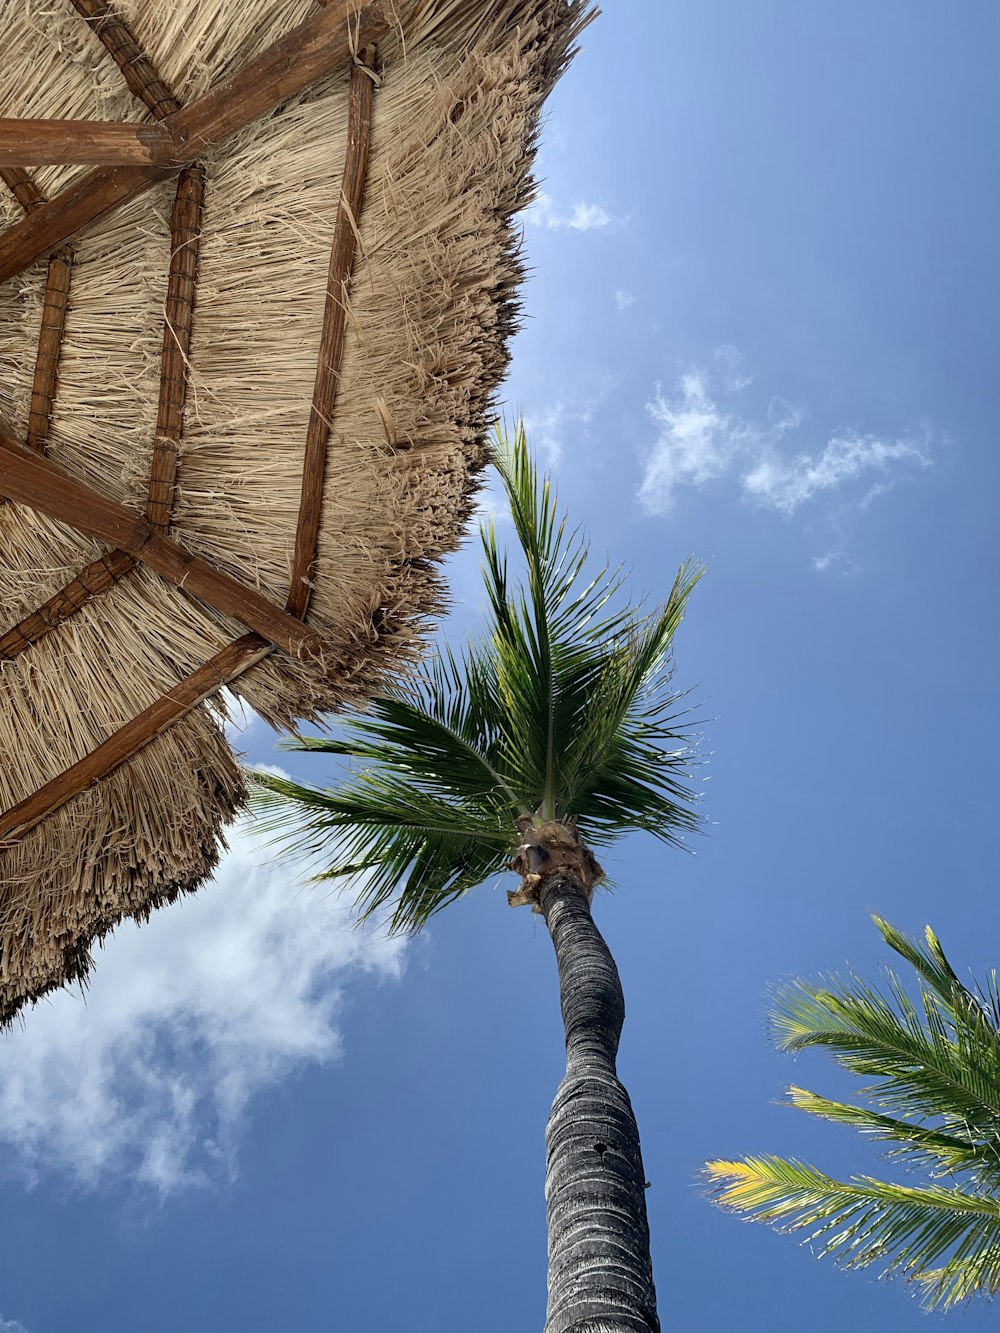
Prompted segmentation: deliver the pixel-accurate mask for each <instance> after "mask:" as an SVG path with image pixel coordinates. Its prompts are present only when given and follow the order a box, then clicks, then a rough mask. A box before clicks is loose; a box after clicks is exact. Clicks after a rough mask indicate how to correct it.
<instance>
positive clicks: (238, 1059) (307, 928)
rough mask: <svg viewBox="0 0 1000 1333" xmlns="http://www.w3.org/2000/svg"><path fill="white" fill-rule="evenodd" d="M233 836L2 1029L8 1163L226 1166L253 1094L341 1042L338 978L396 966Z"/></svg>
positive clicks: (226, 1170) (143, 1172) (101, 1168)
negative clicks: (204, 878)
mask: <svg viewBox="0 0 1000 1333" xmlns="http://www.w3.org/2000/svg"><path fill="white" fill-rule="evenodd" d="M230 843H231V850H230V851H229V852H228V853H227V854H226V855H225V857H224V858H223V860H222V862H221V864H220V867H219V870H218V872H217V874H216V875H215V877H214V880H213V882H212V883H211V884H209V885H207V886H206V887H205V888H203V889H202V890H201V891H200V892H199V893H198V894H197V895H196V896H194V897H192V898H188V899H186V900H184V901H182V902H178V903H175V904H174V905H173V906H172V907H169V908H164V909H161V910H160V911H158V912H156V913H155V914H154V916H153V918H152V920H151V921H150V922H149V923H148V924H147V925H145V926H143V927H141V928H139V927H136V926H133V925H131V924H130V925H127V926H123V927H121V928H120V929H119V930H118V931H116V932H115V934H114V935H113V936H112V937H111V938H110V940H109V941H108V943H107V944H106V945H105V947H104V948H103V949H102V950H101V954H100V957H99V959H98V966H97V968H96V971H95V975H94V978H93V981H92V983H91V986H90V989H89V991H88V993H87V997H86V1000H84V999H83V998H82V997H81V996H80V995H79V994H78V993H77V994H72V993H66V992H61V993H59V994H57V995H56V996H54V997H53V998H52V999H51V1000H50V1001H48V1002H45V1003H43V1004H41V1005H39V1006H38V1007H37V1008H36V1009H35V1010H33V1011H32V1012H30V1013H29V1014H28V1015H27V1017H26V1020H25V1025H24V1028H23V1029H22V1030H15V1031H13V1032H11V1033H9V1034H7V1035H6V1036H4V1037H3V1038H2V1039H0V1060H2V1063H3V1070H4V1075H3V1079H2V1081H0V1141H2V1142H3V1144H4V1145H5V1152H4V1157H5V1159H6V1162H5V1165H6V1166H7V1168H8V1170H16V1171H18V1172H19V1173H20V1174H22V1175H23V1176H25V1177H27V1179H28V1180H29V1181H32V1180H34V1179H35V1178H37V1177H39V1176H40V1175H41V1174H42V1173H43V1172H59V1173H62V1174H64V1175H66V1176H68V1177H69V1178H70V1179H72V1180H74V1181H75V1182H77V1183H78V1184H80V1185H83V1186H84V1187H97V1186H100V1185H102V1184H104V1183H105V1182H108V1181H109V1180H111V1179H114V1178H120V1177H126V1178H129V1179H131V1180H133V1181H134V1182H137V1183H139V1184H141V1185H144V1186H146V1187H149V1188H151V1189H153V1190H154V1191H157V1192H159V1193H161V1194H168V1193H171V1192H174V1191H177V1190H179V1189H182V1188H184V1187H186V1186H190V1185H196V1184H200V1183H203V1182H205V1181H206V1180H210V1179H212V1178H213V1177H218V1176H219V1175H220V1174H222V1175H231V1174H232V1173H233V1172H234V1171H235V1164H236V1160H237V1155H238V1154H237V1149H238V1141H239V1130H240V1125H241V1121H242V1118H243V1115H244V1112H245V1111H246V1108H247V1106H248V1105H249V1103H250V1101H251V1100H252V1099H253V1098H254V1097H257V1096H259V1095H261V1094H262V1093H264V1092H265V1091H266V1090H267V1089H268V1088H271V1087H273V1086H274V1085H275V1084H276V1083H278V1082H279V1081H280V1080H282V1079H283V1078H285V1077H286V1076H287V1075H288V1074H289V1073H290V1072H291V1071H292V1070H293V1069H295V1068H296V1067H298V1066H300V1065H304V1064H308V1063H319V1064H326V1063H329V1062H331V1061H335V1060H337V1059H338V1058H339V1057H340V1056H341V1055H342V1053H343V1042H342V1037H341V1033H340V1029H339V1026H338V1020H339V1016H340V1014H341V1011H342V1008H343V1003H344V995H345V990H346V988H347V987H348V986H349V985H350V984H351V982H352V980H354V979H356V978H357V977H359V976H360V975H361V974H363V973H368V974H373V975H375V976H377V977H390V978H395V977H398V976H399V975H400V972H401V969H402V966H403V951H402V947H401V944H400V942H399V941H398V940H389V939H387V938H386V937H384V936H383V935H381V934H378V933H375V932H370V933H367V934H366V933H359V932H358V931H357V930H354V929H352V928H351V925H350V921H349V915H348V911H347V909H346V907H344V906H341V905H340V904H339V903H338V902H337V900H336V899H335V898H331V896H330V894H329V893H328V892H327V891H326V890H323V889H318V888H315V887H311V886H309V887H300V886H298V885H297V884H296V876H295V873H294V871H290V870H289V868H288V866H287V865H285V866H282V865H280V864H277V863H275V862H273V861H271V859H270V858H271V855H272V853H271V852H270V851H269V850H268V849H267V848H265V847H262V846H261V844H260V842H259V840H257V839H255V838H252V837H251V836H250V834H249V833H248V831H247V827H246V825H243V824H241V825H237V826H235V827H234V829H233V830H231V833H230ZM0 1333H10V1331H9V1330H8V1329H7V1328H6V1327H5V1326H2V1325H0Z"/></svg>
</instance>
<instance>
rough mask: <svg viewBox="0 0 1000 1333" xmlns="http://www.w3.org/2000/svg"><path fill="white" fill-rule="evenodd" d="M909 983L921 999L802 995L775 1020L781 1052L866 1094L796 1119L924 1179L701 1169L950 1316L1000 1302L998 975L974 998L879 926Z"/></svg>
mask: <svg viewBox="0 0 1000 1333" xmlns="http://www.w3.org/2000/svg"><path fill="white" fill-rule="evenodd" d="M874 920H875V923H876V925H877V926H878V928H879V930H880V931H881V932H882V935H883V937H884V939H885V941H886V943H887V944H889V945H890V946H891V947H892V948H893V949H894V950H895V951H896V953H897V954H899V955H900V956H901V957H903V958H904V959H905V960H906V961H907V962H908V963H909V964H910V965H911V966H912V967H913V969H914V970H915V972H916V974H917V978H918V982H919V999H918V1001H917V1002H915V1001H914V999H913V998H911V996H910V994H909V993H908V992H907V991H906V990H905V989H904V987H903V985H902V984H901V982H900V981H899V980H898V978H897V977H896V976H894V975H893V974H892V973H891V972H888V973H887V985H886V987H885V988H884V989H877V988H875V987H873V986H870V985H868V984H867V983H866V982H864V981H863V980H862V979H861V978H859V977H858V976H856V975H853V974H852V975H851V976H850V977H849V978H848V979H847V980H846V981H839V980H837V979H835V978H834V979H832V980H829V981H827V982H825V983H821V984H815V983H811V982H807V981H797V982H795V983H794V984H793V985H792V986H791V987H789V988H787V989H786V990H785V991H784V992H782V993H780V994H779V998H778V1003H777V1008H776V1010H775V1012H774V1015H773V1021H774V1026H775V1034H776V1038H777V1042H778V1045H779V1046H780V1047H781V1048H782V1049H783V1050H786V1051H798V1050H802V1049H804V1048H805V1047H808V1046H819V1047H823V1048H825V1049H827V1050H828V1051H830V1052H831V1053H832V1055H833V1057H834V1059H835V1060H836V1061H837V1063H838V1064H840V1065H842V1066H843V1067H844V1068H845V1069H847V1070H849V1071H851V1072H852V1073H855V1074H859V1075H861V1076H862V1077H864V1078H866V1079H872V1080H874V1081H873V1082H871V1083H870V1084H869V1085H868V1086H867V1087H866V1088H865V1089H864V1092H865V1094H866V1096H867V1099H868V1101H869V1102H870V1106H868V1107H863V1106H854V1105H850V1104H845V1103H842V1102H836V1101H829V1100H827V1099H826V1098H824V1097H818V1096H816V1095H815V1094H814V1093H811V1092H806V1091H805V1090H804V1089H802V1088H795V1087H793V1088H791V1089H789V1099H790V1103H791V1105H793V1106H795V1107H797V1108H799V1109H801V1110H804V1111H809V1112H811V1113H812V1114H814V1115H818V1116H821V1117H822V1118H823V1119H826V1120H833V1121H836V1122H839V1123H840V1124H846V1125H852V1126H854V1127H855V1128H856V1129H858V1130H860V1131H861V1132H862V1133H865V1134H867V1135H869V1136H870V1137H871V1138H873V1139H874V1140H876V1141H878V1142H883V1143H888V1144H890V1145H891V1147H889V1148H888V1149H887V1150H886V1152H885V1156H886V1157H888V1158H889V1159H890V1160H892V1161H896V1162H899V1163H900V1164H902V1165H905V1166H907V1167H909V1168H910V1169H911V1170H912V1171H915V1172H917V1173H919V1174H920V1175H922V1176H923V1178H924V1179H923V1182H921V1183H918V1184H893V1183H889V1182H885V1181H881V1180H877V1179H874V1178H873V1177H871V1176H867V1175H866V1176H856V1177H852V1178H851V1179H850V1180H848V1181H838V1180H834V1179H831V1177H829V1176H826V1175H824V1174H823V1173H822V1172H819V1171H817V1170H815V1169H814V1168H813V1167H811V1166H806V1165H804V1164H803V1163H801V1162H797V1161H788V1160H785V1159H783V1158H779V1157H750V1158H746V1159H744V1160H742V1161H735V1162H725V1161H714V1162H709V1163H707V1165H706V1171H707V1174H708V1177H709V1179H710V1180H711V1182H712V1189H713V1194H714V1196H715V1198H716V1200H717V1201H718V1202H719V1203H721V1204H722V1205H723V1206H724V1207H726V1208H729V1209H732V1210H733V1211H735V1212H738V1213H742V1214H744V1215H746V1216H748V1217H750V1218H753V1219H755V1220H757V1221H762V1222H770V1223H772V1224H774V1225H775V1226H777V1227H778V1228H779V1229H780V1230H784V1231H806V1232H807V1233H808V1234H807V1237H806V1238H807V1239H809V1240H812V1239H819V1240H820V1241H822V1242H823V1250H822V1252H823V1253H824V1254H829V1255H833V1256H834V1257H835V1258H838V1259H839V1260H840V1261H841V1262H842V1263H843V1264H844V1266H845V1267H848V1268H862V1267H866V1266H868V1265H870V1264H881V1265H883V1266H884V1270H885V1272H886V1273H888V1274H895V1273H901V1274H903V1275H905V1276H906V1277H907V1278H909V1279H910V1280H912V1281H914V1282H916V1283H917V1284H918V1285H919V1287H920V1288H921V1290H922V1293H923V1295H924V1297H925V1300H926V1302H927V1304H928V1305H930V1306H942V1307H943V1308H948V1307H950V1306H952V1305H954V1304H955V1303H956V1302H959V1301H961V1300H963V1299H965V1298H967V1297H969V1296H971V1295H973V1294H974V1293H977V1292H981V1293H984V1294H987V1295H990V1296H992V1295H994V1294H995V1293H996V1292H997V1291H998V1290H1000V990H998V984H997V975H996V972H995V971H994V972H991V973H990V975H989V977H988V979H987V982H986V984H985V985H984V986H983V987H981V988H979V989H978V990H977V991H975V992H973V991H971V990H969V989H967V988H966V987H965V986H964V985H963V984H962V983H961V982H960V981H959V979H958V977H957V976H956V974H955V972H954V970H953V969H952V967H951V964H950V963H949V962H948V959H947V958H946V957H945V954H944V951H943V950H942V948H941V945H940V944H939V942H938V940H937V937H936V936H935V935H934V933H933V931H932V930H931V929H930V927H929V926H928V927H927V929H926V932H925V942H924V943H920V942H919V941H914V940H911V939H909V938H907V937H906V936H905V935H902V934H901V933H900V932H899V931H897V930H895V929H894V928H893V927H892V926H891V925H889V923H888V922H886V921H883V920H881V919H880V918H879V917H875V918H874Z"/></svg>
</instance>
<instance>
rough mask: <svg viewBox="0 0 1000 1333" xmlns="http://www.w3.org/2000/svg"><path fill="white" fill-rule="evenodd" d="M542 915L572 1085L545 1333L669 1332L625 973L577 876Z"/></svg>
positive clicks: (555, 1126)
mask: <svg viewBox="0 0 1000 1333" xmlns="http://www.w3.org/2000/svg"><path fill="white" fill-rule="evenodd" d="M539 906H540V907H541V910H542V914H543V915H544V917H545V924H546V925H547V926H548V928H549V934H550V935H551V936H552V943H553V944H554V946H555V951H556V962H557V965H558V968H559V997H560V1003H561V1005H562V1015H563V1024H564V1026H565V1029H566V1076H565V1078H564V1079H563V1081H562V1082H561V1083H560V1085H559V1090H558V1092H557V1093H556V1099H555V1102H554V1103H553V1106H552V1112H551V1114H550V1116H549V1122H548V1125H547V1127H546V1131H545V1148H546V1175H545V1203H546V1212H547V1216H548V1229H549V1304H548V1314H547V1317H546V1321H545V1333H650V1331H651V1330H652V1333H658V1330H659V1328H660V1321H659V1319H658V1318H657V1315H656V1292H655V1290H654V1287H653V1266H652V1260H651V1258H650V1254H649V1223H648V1221H647V1219H646V1195H645V1175H644V1173H643V1168H642V1154H641V1152H640V1149H639V1129H638V1126H637V1125H636V1122H635V1115H634V1114H633V1111H632V1104H631V1102H630V1101H629V1097H628V1093H627V1092H626V1091H625V1089H624V1088H623V1087H622V1085H621V1083H619V1081H618V1076H617V1072H616V1068H615V1057H616V1055H617V1053H618V1040H619V1037H620V1036H621V1030H622V1023H623V1022H624V1020H625V999H624V996H623V995H622V988H621V982H620V981H619V979H618V969H617V968H616V967H615V962H614V959H613V958H612V957H611V952H610V950H609V949H608V946H607V945H606V944H605V942H604V940H603V938H602V936H601V933H600V931H599V930H598V929H597V926H596V925H595V924H594V920H593V917H592V916H591V914H590V904H589V901H588V898H587V895H586V893H585V892H584V890H583V887H582V885H581V884H580V882H579V880H578V879H577V878H576V876H575V875H573V874H572V873H567V872H566V871H563V870H560V871H558V872H556V873H554V874H551V875H549V876H547V877H546V878H545V880H544V881H543V884H542V885H541V888H540V894H539Z"/></svg>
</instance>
